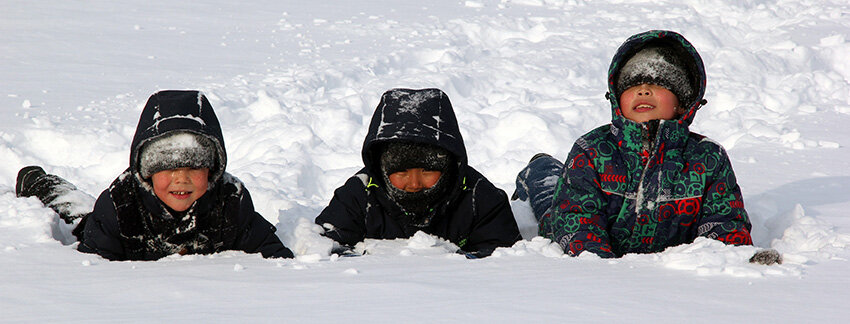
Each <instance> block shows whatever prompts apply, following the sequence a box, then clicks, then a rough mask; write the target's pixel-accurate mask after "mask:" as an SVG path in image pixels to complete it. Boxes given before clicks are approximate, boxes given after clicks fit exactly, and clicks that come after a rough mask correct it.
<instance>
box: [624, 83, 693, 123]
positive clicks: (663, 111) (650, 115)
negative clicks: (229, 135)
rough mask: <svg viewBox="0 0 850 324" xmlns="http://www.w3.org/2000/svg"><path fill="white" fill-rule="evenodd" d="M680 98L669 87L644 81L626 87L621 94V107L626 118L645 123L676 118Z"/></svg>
mask: <svg viewBox="0 0 850 324" xmlns="http://www.w3.org/2000/svg"><path fill="white" fill-rule="evenodd" d="M678 106H679V99H677V98H676V95H674V94H673V92H671V91H670V90H667V88H664V87H662V86H659V85H654V84H648V83H643V84H639V85H636V86H634V87H631V88H628V89H626V91H623V94H621V95H620V109H621V110H622V112H623V116H625V117H626V118H628V119H630V120H632V121H635V122H638V123H643V122H646V121H650V120H654V119H665V120H669V119H674V118H675V117H676V115H677V114H678V111H677V110H678Z"/></svg>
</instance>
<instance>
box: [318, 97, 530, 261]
mask: <svg viewBox="0 0 850 324" xmlns="http://www.w3.org/2000/svg"><path fill="white" fill-rule="evenodd" d="M361 154H362V157H363V163H364V165H365V167H364V168H363V169H362V170H360V171H359V172H357V174H355V175H354V176H352V177H351V178H349V179H348V181H347V182H346V183H345V184H344V185H343V186H342V187H340V188H338V189H337V190H336V191H335V192H334V196H333V198H332V199H331V202H330V204H328V206H327V207H326V208H325V209H324V210H323V211H322V212H321V214H319V216H318V217H316V223H317V224H319V225H322V226H323V227H324V228H325V229H326V232H325V233H324V235H325V236H327V237H329V238H331V239H333V240H334V241H336V242H337V243H339V244H341V245H343V246H352V245H354V244H356V243H357V242H360V241H363V239H366V238H374V239H394V238H408V237H410V236H412V235H413V234H414V233H416V232H417V231H423V232H425V233H428V234H433V235H436V236H440V237H442V238H445V239H447V240H449V241H451V242H452V243H454V244H456V245H457V246H458V247H460V249H461V251H459V252H461V253H465V254H466V255H467V256H468V257H482V256H487V255H490V254H491V253H492V252H493V250H494V249H496V248H497V247H500V246H511V245H512V244H513V243H514V242H516V241H518V240H519V239H520V234H519V229H518V228H517V224H516V221H515V220H514V217H513V213H512V212H511V208H510V205H509V204H508V199H507V196H506V195H505V193H504V191H502V190H501V189H498V188H496V187H495V186H493V184H492V183H490V182H489V181H487V179H486V178H484V176H482V175H481V174H480V173H478V171H476V170H475V169H473V168H472V167H470V166H468V165H467V158H466V148H465V147H464V144H463V138H462V137H461V134H460V129H458V125H457V119H456V118H455V114H454V111H453V110H452V105H451V102H449V98H448V97H447V96H446V94H445V93H443V92H442V91H440V90H438V89H423V90H409V89H393V90H390V91H387V92H386V93H384V95H383V96H382V97H381V102H380V104H378V107H377V109H376V110H375V113H374V115H373V116H372V122H371V124H370V125H369V131H368V133H367V135H366V140H365V141H364V143H363V150H362V152H361Z"/></svg>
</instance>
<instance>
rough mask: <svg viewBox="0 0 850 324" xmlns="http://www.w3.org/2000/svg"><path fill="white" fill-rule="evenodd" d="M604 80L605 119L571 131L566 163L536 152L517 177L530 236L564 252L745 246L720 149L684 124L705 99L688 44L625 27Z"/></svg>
mask: <svg viewBox="0 0 850 324" xmlns="http://www.w3.org/2000/svg"><path fill="white" fill-rule="evenodd" d="M608 84H609V92H608V94H607V96H608V99H609V100H610V101H611V109H612V113H613V119H612V122H611V124H609V125H605V126H602V127H599V128H597V129H594V130H593V131H591V132H589V133H587V134H585V135H584V136H582V137H581V138H579V139H578V140H577V141H576V143H575V145H573V148H572V151H571V152H570V154H569V156H568V157H567V161H566V164H567V166H566V168H565V167H564V165H563V164H561V163H560V162H559V161H557V160H555V159H554V158H552V157H551V156H548V155H545V154H539V155H537V156H535V157H534V158H532V161H531V162H530V163H529V165H528V166H527V167H526V168H525V169H523V170H522V171H521V172H520V174H519V175H518V176H517V192H516V194H515V196H516V197H518V198H521V199H523V200H526V199H529V198H530V202H531V205H532V209H533V210H534V214H535V216H536V217H537V218H538V220H539V221H540V229H539V231H540V235H542V236H544V237H547V238H550V239H552V240H553V241H555V242H558V243H559V244H560V245H561V247H562V248H564V250H565V252H566V253H568V254H570V255H573V256H576V255H579V254H580V253H582V252H584V251H589V252H591V253H595V254H597V255H599V256H601V257H606V258H607V257H620V256H622V255H623V254H626V253H652V252H659V251H662V250H664V249H665V248H667V247H669V246H674V245H679V244H683V243H690V242H692V241H693V240H694V239H695V238H696V237H697V236H705V237H709V238H713V239H717V240H720V241H722V242H725V243H727V244H736V245H750V244H752V239H751V238H750V228H751V225H750V221H749V219H748V217H747V212H746V210H744V202H743V200H742V197H741V191H740V189H739V188H738V184H737V182H736V180H735V173H734V172H733V171H732V165H731V163H730V162H729V158H728V156H727V155H726V152H725V151H724V150H723V147H721V146H720V145H719V144H717V143H715V142H713V141H711V140H710V139H708V138H706V137H704V136H702V135H699V134H696V133H693V132H690V131H689V130H688V125H690V124H691V122H692V121H693V118H694V115H695V113H696V111H697V110H698V109H699V108H700V107H701V106H702V105H704V104H705V103H706V101H705V100H703V99H702V97H703V94H704V92H705V70H704V67H703V64H702V59H701V58H700V56H699V54H698V53H697V52H696V50H695V49H694V48H693V46H691V44H690V43H689V42H688V41H687V40H685V38H684V37H682V36H681V35H679V34H677V33H675V32H671V31H649V32H645V33H641V34H637V35H634V36H632V37H630V38H629V39H628V40H626V42H625V43H623V45H621V46H620V48H619V49H618V50H617V54H615V55H614V59H613V60H612V62H611V67H610V69H609V71H608ZM558 175H560V178H558V177H557V176H558ZM553 179H558V180H557V182H556V181H553Z"/></svg>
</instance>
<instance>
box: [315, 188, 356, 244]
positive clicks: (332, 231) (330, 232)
mask: <svg viewBox="0 0 850 324" xmlns="http://www.w3.org/2000/svg"><path fill="white" fill-rule="evenodd" d="M359 175H362V176H364V177H368V176H367V175H366V174H365V173H359V174H358V176H353V177H351V178H349V179H348V181H346V182H345V184H344V185H342V187H339V188H337V189H336V190H335V191H334V196H333V198H331V202H330V203H328V206H327V207H325V209H323V210H322V212H321V213H320V214H319V216H316V224H318V225H319V226H322V227H323V228H324V229H325V233H324V234H322V235H324V236H325V237H328V238H330V239H332V240H334V241H336V242H337V243H339V244H342V245H348V246H354V245H355V244H357V243H358V242H360V241H363V239H364V238H366V222H365V219H366V215H365V214H364V213H365V212H366V211H365V210H363V208H365V206H366V199H367V197H366V190H367V188H366V185H364V184H363V181H362V179H361V178H360V177H359Z"/></svg>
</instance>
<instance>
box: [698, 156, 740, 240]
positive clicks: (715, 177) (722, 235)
mask: <svg viewBox="0 0 850 324" xmlns="http://www.w3.org/2000/svg"><path fill="white" fill-rule="evenodd" d="M703 143H710V144H711V145H710V146H711V149H712V150H717V152H719V153H717V154H716V156H717V157H718V162H717V163H719V164H718V167H717V168H716V169H715V170H714V172H711V173H710V174H707V175H706V184H705V185H706V188H707V190H706V191H705V194H704V195H703V202H702V204H703V205H702V209H701V214H702V215H701V217H700V222H699V227H698V230H697V231H698V235H700V236H705V237H708V238H712V239H716V240H718V241H721V242H724V243H726V244H734V245H752V244H753V240H752V238H751V237H750V229H751V228H752V225H751V224H750V220H749V217H748V216H747V211H746V210H745V209H744V200H743V198H742V196H741V188H740V187H738V182H737V180H736V179H735V172H734V171H733V170H732V163H731V162H730V161H729V156H728V155H727V154H726V151H725V150H724V149H723V148H722V147H720V146H719V145H716V144H714V143H711V142H708V141H704V142H703ZM707 146H708V145H707Z"/></svg>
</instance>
